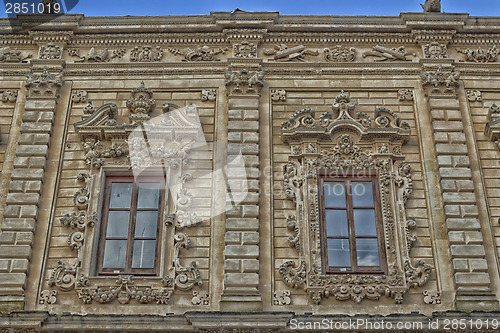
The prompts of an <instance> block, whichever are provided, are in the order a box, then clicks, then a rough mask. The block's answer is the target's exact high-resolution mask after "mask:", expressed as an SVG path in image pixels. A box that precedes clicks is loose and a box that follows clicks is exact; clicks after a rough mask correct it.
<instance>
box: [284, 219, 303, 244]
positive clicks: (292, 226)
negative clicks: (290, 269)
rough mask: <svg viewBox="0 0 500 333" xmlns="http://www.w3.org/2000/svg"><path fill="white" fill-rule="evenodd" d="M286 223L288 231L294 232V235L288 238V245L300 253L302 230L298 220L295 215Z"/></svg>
mask: <svg viewBox="0 0 500 333" xmlns="http://www.w3.org/2000/svg"><path fill="white" fill-rule="evenodd" d="M286 221H287V228H288V230H291V231H293V235H292V236H288V243H289V244H290V246H292V247H295V248H296V249H297V251H300V228H299V226H298V225H297V219H296V217H295V216H294V215H289V216H288V217H287V219H286Z"/></svg>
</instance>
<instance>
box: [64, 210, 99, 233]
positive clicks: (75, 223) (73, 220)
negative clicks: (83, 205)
mask: <svg viewBox="0 0 500 333" xmlns="http://www.w3.org/2000/svg"><path fill="white" fill-rule="evenodd" d="M96 219H97V214H96V213H93V214H87V212H86V211H84V210H82V211H79V212H78V213H76V212H72V213H67V214H65V215H64V216H63V217H61V223H62V224H64V225H65V226H67V227H68V228H72V229H74V228H76V229H79V230H85V228H86V227H87V226H89V227H93V226H94V224H95V222H96Z"/></svg>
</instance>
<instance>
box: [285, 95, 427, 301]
mask: <svg viewBox="0 0 500 333" xmlns="http://www.w3.org/2000/svg"><path fill="white" fill-rule="evenodd" d="M355 107H356V105H355V104H354V103H352V102H351V101H350V97H349V96H348V95H347V94H345V93H344V92H342V93H341V94H340V95H339V96H337V98H336V101H335V103H334V104H333V105H332V111H330V112H325V113H323V114H321V115H320V116H317V115H316V112H315V110H312V109H303V110H300V111H298V112H296V113H295V114H294V115H292V116H291V117H290V119H289V120H287V121H285V122H284V123H283V124H282V126H281V133H282V138H283V141H284V142H285V143H287V144H289V145H290V146H291V147H292V155H290V156H289V159H288V163H287V164H285V166H284V185H285V193H286V196H287V198H288V199H290V200H292V201H293V202H294V203H295V212H294V214H291V215H289V217H288V219H287V224H288V227H289V230H290V232H291V235H290V237H289V242H290V245H291V246H293V247H295V249H296V250H297V253H298V258H297V259H295V260H290V261H286V262H285V263H283V264H282V265H281V267H280V268H279V274H280V275H281V277H282V278H283V282H284V283H285V284H286V285H288V286H290V287H291V288H301V289H304V290H305V291H306V293H307V294H308V295H309V297H310V299H311V300H312V301H313V302H314V303H316V304H318V303H320V302H321V301H322V300H323V299H324V298H328V297H333V298H335V299H336V300H338V301H346V300H352V301H354V302H356V303H359V302H361V301H362V300H363V299H371V300H378V299H380V298H382V297H389V298H393V299H394V301H395V302H396V303H397V304H400V303H402V302H403V298H404V295H405V294H406V293H407V292H408V290H409V288H417V287H420V286H423V285H424V284H425V283H426V282H427V280H428V279H429V277H430V275H431V272H432V268H431V266H430V265H428V264H427V263H425V262H423V261H420V260H417V261H413V260H412V259H411V258H410V251H411V248H412V245H413V243H414V242H415V241H416V239H417V237H416V235H415V234H414V231H413V229H414V228H415V227H416V223H415V221H414V220H413V219H412V218H409V217H408V216H407V214H406V209H405V206H406V203H407V201H408V200H409V198H410V196H411V194H412V191H413V182H412V172H411V167H410V164H408V163H406V162H405V161H404V159H405V156H404V155H402V154H401V146H402V145H404V144H405V143H406V142H407V140H408V139H409V136H410V132H411V129H410V126H409V125H408V124H407V123H406V122H404V121H402V120H401V118H400V117H399V116H397V115H396V114H395V113H394V112H392V111H391V110H389V109H386V108H376V110H375V112H374V119H373V121H372V119H371V117H370V116H369V115H368V114H366V113H364V112H355ZM379 147H385V149H382V150H381V152H379V151H380V150H379ZM320 170H328V172H329V173H331V172H337V173H339V174H349V172H365V173H369V174H377V175H378V178H379V184H378V185H379V187H380V193H381V198H380V205H381V209H382V224H383V234H384V235H383V241H384V243H385V248H386V255H387V257H386V261H387V272H385V273H384V274H380V275H379V274H376V275H371V274H359V275H358V274H326V273H325V270H324V267H323V263H322V258H321V249H322V245H321V237H320V231H319V230H320V228H319V215H320V213H319V201H318V200H319V199H318V190H319V189H318V183H319V181H318V177H319V171H320ZM297 245H298V246H297Z"/></svg>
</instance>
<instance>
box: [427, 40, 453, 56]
mask: <svg viewBox="0 0 500 333" xmlns="http://www.w3.org/2000/svg"><path fill="white" fill-rule="evenodd" d="M423 50H424V57H425V58H430V59H444V58H448V52H447V50H446V44H439V43H438V42H432V43H430V44H426V45H424V46H423Z"/></svg>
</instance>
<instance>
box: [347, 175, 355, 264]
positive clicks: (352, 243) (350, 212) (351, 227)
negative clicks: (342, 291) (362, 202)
mask: <svg viewBox="0 0 500 333" xmlns="http://www.w3.org/2000/svg"><path fill="white" fill-rule="evenodd" d="M345 191H346V208H347V226H348V228H349V247H350V249H351V253H350V254H351V269H352V270H353V271H357V270H358V262H357V257H356V235H355V230H354V212H353V203H352V192H351V191H352V188H351V181H350V180H349V179H348V180H346V182H345Z"/></svg>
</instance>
